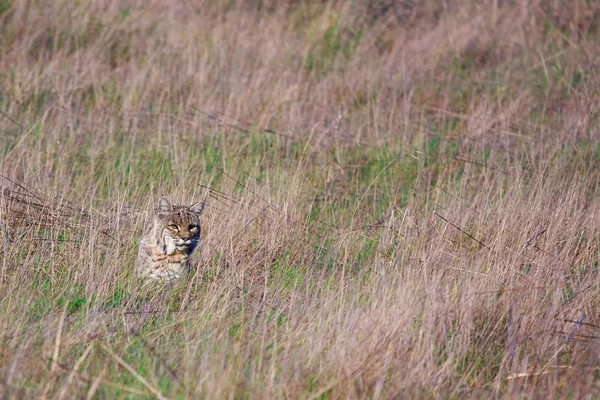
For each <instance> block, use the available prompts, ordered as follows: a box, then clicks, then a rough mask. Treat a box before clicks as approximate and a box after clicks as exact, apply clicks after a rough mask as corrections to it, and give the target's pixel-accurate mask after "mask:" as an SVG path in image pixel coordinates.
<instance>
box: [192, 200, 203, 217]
mask: <svg viewBox="0 0 600 400" xmlns="http://www.w3.org/2000/svg"><path fill="white" fill-rule="evenodd" d="M203 210H204V200H202V201H200V202H198V203H196V204H194V205H193V206H190V211H191V212H193V213H194V214H198V215H200V214H202V211H203Z"/></svg>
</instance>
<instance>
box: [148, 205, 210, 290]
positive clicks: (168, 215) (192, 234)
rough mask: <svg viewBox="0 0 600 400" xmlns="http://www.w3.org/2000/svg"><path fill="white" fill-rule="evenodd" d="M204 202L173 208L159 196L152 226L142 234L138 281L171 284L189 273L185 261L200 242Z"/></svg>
mask: <svg viewBox="0 0 600 400" xmlns="http://www.w3.org/2000/svg"><path fill="white" fill-rule="evenodd" d="M203 209H204V201H201V202H199V203H196V204H194V205H192V206H189V207H187V206H173V205H171V203H169V201H168V200H167V199H166V198H165V197H164V196H161V198H160V200H159V201H158V208H156V209H155V210H154V222H153V224H152V225H151V226H149V227H148V229H147V230H146V231H145V233H144V236H143V237H142V241H141V242H140V250H139V253H138V258H137V274H138V276H139V277H143V278H147V279H152V280H162V281H164V282H173V281H176V280H178V279H180V278H181V277H182V276H183V275H185V274H186V273H187V272H189V269H190V263H189V260H188V259H189V257H190V255H191V254H192V253H193V252H194V249H195V248H196V246H197V245H198V241H199V240H200V215H201V214H202V210H203Z"/></svg>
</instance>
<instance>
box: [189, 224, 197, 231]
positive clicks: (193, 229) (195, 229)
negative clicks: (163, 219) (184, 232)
mask: <svg viewBox="0 0 600 400" xmlns="http://www.w3.org/2000/svg"><path fill="white" fill-rule="evenodd" d="M188 229H189V230H190V232H196V231H197V230H198V227H197V226H196V225H190V226H189V228H188Z"/></svg>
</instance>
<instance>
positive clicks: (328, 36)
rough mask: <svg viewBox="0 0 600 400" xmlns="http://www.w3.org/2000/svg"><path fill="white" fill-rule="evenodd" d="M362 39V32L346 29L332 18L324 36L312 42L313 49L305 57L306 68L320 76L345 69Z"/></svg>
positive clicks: (337, 19) (336, 19)
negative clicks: (337, 69)
mask: <svg viewBox="0 0 600 400" xmlns="http://www.w3.org/2000/svg"><path fill="white" fill-rule="evenodd" d="M317 22H318V21H315V23H317ZM309 31H310V30H309ZM361 37H362V30H360V29H358V30H349V29H344V28H343V27H342V24H341V21H340V19H339V18H336V17H331V18H330V20H329V22H328V25H327V28H326V29H325V32H324V33H323V34H322V36H320V37H317V38H316V40H313V41H312V43H313V44H312V46H311V49H310V50H309V52H308V54H307V55H306V56H305V57H304V68H306V70H308V71H310V72H316V73H318V74H327V73H330V72H332V71H333V70H334V68H335V67H338V68H340V69H343V67H344V64H345V63H346V62H348V61H349V60H350V59H351V57H352V54H353V52H354V49H355V48H356V46H357V45H358V44H359V42H360V39H361ZM340 60H342V61H343V62H340Z"/></svg>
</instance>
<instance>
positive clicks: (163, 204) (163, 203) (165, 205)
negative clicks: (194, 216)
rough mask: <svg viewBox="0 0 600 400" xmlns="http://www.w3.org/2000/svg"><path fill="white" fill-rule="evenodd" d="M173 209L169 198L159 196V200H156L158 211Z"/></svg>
mask: <svg viewBox="0 0 600 400" xmlns="http://www.w3.org/2000/svg"><path fill="white" fill-rule="evenodd" d="M171 211H173V206H172V205H171V203H169V200H167V198H166V197H165V196H160V200H158V212H159V213H160V212H171Z"/></svg>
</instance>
